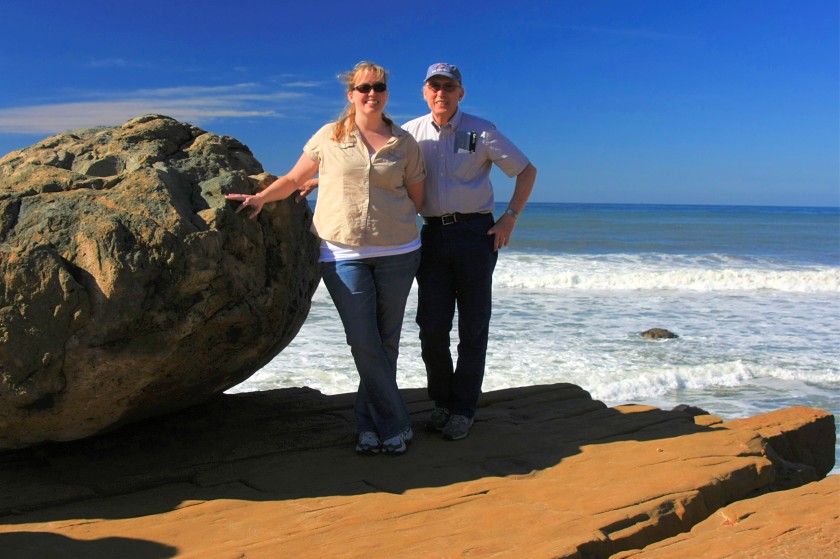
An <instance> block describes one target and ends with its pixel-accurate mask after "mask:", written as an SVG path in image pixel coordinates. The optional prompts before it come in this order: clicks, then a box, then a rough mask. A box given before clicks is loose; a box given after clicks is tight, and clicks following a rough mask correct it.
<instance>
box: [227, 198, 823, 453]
mask: <svg viewBox="0 0 840 559" xmlns="http://www.w3.org/2000/svg"><path fill="white" fill-rule="evenodd" d="M497 209H498V210H499V211H501V210H503V209H504V208H503V207H501V208H497ZM497 215H498V214H497ZM494 290H495V299H494V310H493V313H494V314H493V319H492V323H491V340H490V347H489V349H488V362H487V373H486V377H485V384H484V388H485V390H494V389H501V388H508V387H514V386H525V385H534V384H546V383H554V382H571V383H574V384H577V385H580V386H582V387H584V388H585V389H587V390H588V391H590V393H591V394H592V395H593V397H595V398H598V399H600V400H602V401H604V402H605V403H606V404H608V405H618V404H623V403H630V402H635V403H645V404H651V405H656V406H659V407H662V408H668V409H669V408H671V407H673V406H675V405H677V404H681V403H685V404H692V405H695V406H699V407H701V408H704V409H706V410H707V411H709V412H711V413H715V414H718V415H721V416H723V417H724V418H725V419H734V418H736V417H745V416H752V415H756V414H758V413H762V412H766V411H771V410H774V409H779V408H782V407H787V406H792V405H804V406H810V407H815V408H819V409H823V410H827V411H830V412H832V413H834V414H835V415H836V416H838V417H840V392H839V391H838V389H840V210H839V209H838V208H778V207H725V206H658V205H602V204H597V205H591V204H529V205H528V207H527V208H526V210H525V212H523V214H522V215H521V217H520V218H519V220H518V221H517V226H516V230H515V231H514V237H513V240H512V242H511V245H510V246H509V247H508V248H507V249H505V250H503V251H502V253H501V255H500V259H499V264H498V266H497V269H496V273H495V275H494ZM415 307H416V291H415V292H413V293H412V295H411V298H410V300H409V304H408V311H407V313H406V319H405V324H404V328H403V338H402V347H401V354H400V366H399V382H400V385H401V386H402V387H406V388H408V387H423V386H425V373H424V369H423V366H422V362H421V360H420V348H419V341H418V339H417V338H418V333H417V327H416V325H415V324H414V316H413V313H414V309H415ZM653 327H660V328H667V329H669V330H671V331H673V332H675V333H677V334H678V335H679V336H680V337H679V338H678V339H676V340H667V341H651V340H644V339H642V338H641V337H640V336H639V333H640V332H642V331H644V330H647V329H648V328H653ZM343 342H344V333H343V330H342V327H341V324H340V321H339V319H338V316H337V314H336V312H335V309H334V307H333V305H332V302H331V301H330V300H329V297H328V295H327V294H326V291H325V289H323V287H319V289H318V291H317V292H316V294H315V297H314V299H313V306H312V310H311V312H310V315H309V318H308V319H307V322H306V323H305V324H304V326H303V328H302V329H301V332H300V333H299V334H298V336H297V337H296V338H295V340H294V341H293V342H292V343H291V344H290V345H289V346H288V347H287V348H286V349H285V350H284V351H283V352H282V353H281V354H280V355H278V356H277V357H276V358H275V359H274V360H273V361H272V362H271V363H270V364H269V365H268V366H266V367H265V368H264V369H263V370H261V371H259V372H258V373H257V374H255V375H254V376H253V377H251V379H249V380H248V381H246V382H245V383H243V384H242V385H239V386H238V387H235V388H234V389H233V390H232V391H233V392H236V391H249V390H261V389H268V388H277V387H287V386H300V385H307V386H311V387H313V388H317V389H319V390H321V391H323V392H326V393H341V392H352V391H355V389H356V386H357V382H358V380H357V376H356V372H355V368H354V367H353V362H352V358H351V357H350V353H349V350H348V348H347V347H346V345H344V343H343ZM838 456H840V453H838Z"/></svg>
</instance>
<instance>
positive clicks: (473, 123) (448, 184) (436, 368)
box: [403, 63, 537, 441]
mask: <svg viewBox="0 0 840 559" xmlns="http://www.w3.org/2000/svg"><path fill="white" fill-rule="evenodd" d="M423 97H424V98H425V99H426V102H427V103H428V104H429V109H431V113H430V114H428V115H425V116H422V117H420V118H416V119H414V120H412V121H410V122H408V123H406V124H405V125H404V126H403V128H405V129H406V130H407V131H408V132H409V133H411V135H413V136H414V138H415V139H416V140H417V142H418V143H419V144H420V148H421V149H422V150H423V155H424V157H425V159H426V193H425V201H424V204H423V208H422V210H421V212H420V213H421V215H422V216H423V223H424V224H423V228H422V231H421V241H422V246H421V255H422V256H421V262H420V269H419V271H418V272H417V284H418V286H419V292H418V298H419V300H418V305H417V324H418V325H419V326H420V343H421V351H422V356H423V361H424V363H425V365H426V374H427V377H428V392H429V397H430V398H431V399H432V400H434V402H435V409H434V411H433V412H432V414H431V417H429V420H428V421H427V423H426V426H427V428H428V429H430V430H433V431H442V432H443V438H444V439H447V440H452V441H456V440H460V439H463V438H465V437H466V436H467V435H469V432H470V427H472V424H473V419H474V417H475V413H476V408H477V405H478V397H479V395H480V394H481V384H482V382H483V380H484V364H485V360H486V353H487V339H488V334H489V327H490V314H491V300H492V282H493V270H494V268H495V266H496V260H497V258H498V251H499V249H501V248H502V247H505V246H507V244H508V242H509V241H510V236H511V233H512V232H513V229H514V226H515V224H516V218H517V217H518V215H519V214H520V213H521V212H522V210H523V209H524V207H525V204H526V203H527V201H528V197H529V196H530V195H531V190H532V189H533V186H534V181H535V179H536V176H537V170H536V168H535V167H534V166H533V165H532V164H531V163H530V161H529V160H528V158H527V157H525V155H524V154H523V153H522V152H521V151H519V149H517V147H516V146H515V145H514V144H513V143H512V142H511V141H510V140H508V139H507V138H506V137H505V136H504V135H502V134H501V133H500V132H498V131H497V130H496V127H495V125H494V124H493V123H491V122H488V121H486V120H484V119H480V118H477V117H475V116H472V115H469V114H466V113H464V112H463V111H461V110H459V108H458V104H459V103H460V101H461V100H462V99H463V98H464V87H463V84H462V80H461V71H460V70H459V69H458V68H457V67H455V66H453V65H452V64H447V63H438V64H432V65H431V66H430V67H429V69H428V71H427V72H426V81H425V83H424V84H423ZM493 164H496V165H497V166H498V167H499V168H500V169H501V170H502V171H503V172H504V173H505V174H506V175H507V176H509V177H516V184H515V187H514V192H513V196H512V197H511V199H510V203H509V204H508V207H507V209H506V210H505V212H504V213H503V214H502V215H501V217H500V218H499V220H498V221H495V220H494V218H493V214H492V211H493V208H494V198H493V187H492V185H491V184H490V170H491V168H492V166H493ZM456 306H457V309H458V340H459V341H458V360H457V365H453V361H452V355H451V352H450V350H449V339H450V334H449V333H450V331H451V330H452V321H453V317H454V314H455V308H456Z"/></svg>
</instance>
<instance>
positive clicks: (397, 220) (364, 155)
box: [303, 123, 426, 246]
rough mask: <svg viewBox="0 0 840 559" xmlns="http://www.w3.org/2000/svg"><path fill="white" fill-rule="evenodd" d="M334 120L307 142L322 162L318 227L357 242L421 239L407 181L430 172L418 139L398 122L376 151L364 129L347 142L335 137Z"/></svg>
mask: <svg viewBox="0 0 840 559" xmlns="http://www.w3.org/2000/svg"><path fill="white" fill-rule="evenodd" d="M334 126H335V124H334V123H330V124H327V125H325V126H323V127H322V128H321V129H320V130H318V132H316V133H315V135H314V136H312V138H310V140H309V141H308V142H307V143H306V145H305V146H304V148H303V151H304V152H305V153H306V154H307V155H308V156H309V157H310V158H311V159H312V160H313V161H317V162H318V173H319V181H318V201H317V203H316V204H315V217H314V219H313V226H314V229H315V233H316V234H317V235H318V236H319V237H320V238H321V239H324V240H327V241H331V242H335V243H341V244H345V245H352V246H387V245H402V244H406V243H410V242H411V241H413V240H415V239H416V238H417V210H416V209H415V207H414V202H412V201H411V199H410V198H409V197H408V190H407V189H406V185H409V184H414V183H417V182H420V181H421V180H423V179H424V178H425V176H426V168H425V164H424V162H423V154H422V152H421V151H420V146H418V145H417V141H416V140H415V139H414V138H412V137H411V135H410V134H409V133H408V132H406V131H405V130H403V129H402V128H400V127H399V126H397V125H392V126H391V129H392V133H393V136H392V137H391V139H390V140H388V142H387V143H386V144H385V146H384V147H383V148H382V149H380V150H379V151H378V152H376V153H375V154H373V155H372V156H371V154H370V153H369V152H368V149H367V147H366V146H365V143H364V142H363V141H362V139H361V137H360V136H359V133H358V131H355V130H354V131H353V134H352V136H351V137H350V138H348V139H347V141H345V142H335V141H333V140H332V139H330V136H332V131H333V127H334Z"/></svg>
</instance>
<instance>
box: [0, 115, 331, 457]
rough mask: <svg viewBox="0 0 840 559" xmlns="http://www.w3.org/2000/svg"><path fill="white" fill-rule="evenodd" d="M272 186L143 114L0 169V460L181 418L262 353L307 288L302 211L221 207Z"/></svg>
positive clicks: (280, 339)
mask: <svg viewBox="0 0 840 559" xmlns="http://www.w3.org/2000/svg"><path fill="white" fill-rule="evenodd" d="M272 178H273V177H271V176H270V175H267V174H266V173H264V172H263V169H262V166H261V165H260V164H259V162H258V161H257V160H256V159H255V158H254V157H253V155H252V154H251V152H250V150H249V149H248V148H247V147H246V146H244V145H243V144H242V143H240V142H238V141H237V140H235V139H233V138H230V137H224V136H218V135H215V134H211V133H208V132H205V131H203V130H201V129H199V128H196V127H194V126H191V125H189V124H185V123H181V122H178V121H176V120H173V119H171V118H168V117H164V116H159V115H146V116H143V117H140V118H136V119H134V120H131V121H129V122H127V123H125V124H124V125H122V126H118V127H113V128H97V129H90V130H83V131H74V132H70V133H66V134H61V135H58V136H54V137H51V138H48V139H46V140H44V141H42V142H40V143H38V144H36V145H34V146H32V147H29V148H27V149H24V150H20V151H15V152H12V153H10V154H8V155H6V156H5V157H3V158H2V159H0V448H16V447H22V446H27V445H31V444H34V443H38V442H42V441H50V440H69V439H76V438H81V437H85V436H88V435H91V434H94V433H97V432H100V431H103V430H106V429H109V428H113V427H116V426H119V425H122V424H124V423H127V422H130V421H134V420H137V419H140V418H144V417H149V416H152V415H158V414H162V413H166V412H170V411H173V410H176V409H179V408H183V407H186V406H190V405H193V404H196V403H199V402H201V401H204V400H207V399H208V398H210V397H212V396H213V395H215V394H218V393H220V392H223V391H224V390H226V389H228V388H230V387H231V386H234V385H236V384H238V383H240V382H242V381H243V380H245V379H247V378H248V377H249V376H251V375H252V374H253V373H254V372H256V371H257V370H259V369H260V368H261V367H262V366H264V365H265V364H266V363H268V362H269V361H270V360H271V359H272V358H273V357H275V356H276V355H277V354H278V353H279V352H280V351H281V350H282V349H283V348H284V347H285V346H286V345H287V344H288V343H289V342H290V341H291V340H292V338H294V336H295V334H297V332H298V330H299V328H300V326H301V325H302V324H303V321H304V320H305V318H306V316H307V314H308V312H309V307H310V301H311V297H312V294H313V292H314V291H315V288H316V287H317V285H318V264H317V254H318V250H317V247H318V240H317V238H316V237H315V236H313V235H312V234H311V233H310V232H309V224H310V221H311V212H310V210H309V208H308V206H307V205H306V204H305V203H298V202H295V201H294V200H292V199H289V200H286V201H283V202H279V203H275V204H270V205H268V206H266V208H265V210H264V211H263V212H262V213H261V214H260V216H259V217H258V219H256V220H249V219H245V218H244V217H243V214H235V213H234V211H233V210H234V208H233V205H232V204H230V203H229V202H227V201H226V200H225V198H224V195H225V194H226V193H229V192H254V191H255V190H256V189H258V188H260V187H261V186H262V185H264V184H265V183H266V182H268V181H270V180H271V179H272Z"/></svg>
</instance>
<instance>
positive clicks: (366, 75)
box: [347, 70, 388, 114]
mask: <svg viewBox="0 0 840 559" xmlns="http://www.w3.org/2000/svg"><path fill="white" fill-rule="evenodd" d="M384 85H385V82H384V81H383V80H382V79H381V78H379V77H377V75H376V74H375V73H374V72H371V71H370V70H366V71H364V72H359V73H358V74H357V75H356V79H355V80H354V81H353V86H354V89H353V90H351V91H350V92H348V93H347V99H348V100H349V101H350V102H351V103H353V104H354V105H355V106H356V114H374V113H380V114H381V113H382V111H384V110H385V103H387V102H388V91H387V89H386V90H385V91H376V89H377V88H379V89H381V88H382V86H384ZM359 86H363V87H362V89H369V91H368V92H367V93H362V92H360V91H359V90H358V89H357V88H358V87H359ZM368 86H373V87H368Z"/></svg>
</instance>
